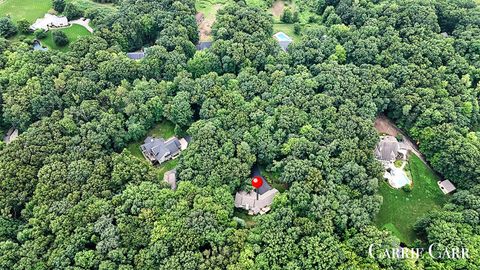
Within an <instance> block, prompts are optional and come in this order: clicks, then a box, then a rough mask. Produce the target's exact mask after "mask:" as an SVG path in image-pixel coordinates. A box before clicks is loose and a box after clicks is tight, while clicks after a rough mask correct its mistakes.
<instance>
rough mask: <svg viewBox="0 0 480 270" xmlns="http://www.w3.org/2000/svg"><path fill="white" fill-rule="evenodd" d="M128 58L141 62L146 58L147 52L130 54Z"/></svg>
mask: <svg viewBox="0 0 480 270" xmlns="http://www.w3.org/2000/svg"><path fill="white" fill-rule="evenodd" d="M127 57H128V58H130V59H133V60H140V59H142V58H144V57H145V52H129V53H127Z"/></svg>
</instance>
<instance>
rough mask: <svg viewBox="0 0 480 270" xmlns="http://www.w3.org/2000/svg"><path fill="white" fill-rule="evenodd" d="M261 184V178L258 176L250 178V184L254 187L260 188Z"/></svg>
mask: <svg viewBox="0 0 480 270" xmlns="http://www.w3.org/2000/svg"><path fill="white" fill-rule="evenodd" d="M262 185H263V180H262V178H260V177H258V176H255V177H254V178H252V186H253V187H254V188H260V187H261V186H262Z"/></svg>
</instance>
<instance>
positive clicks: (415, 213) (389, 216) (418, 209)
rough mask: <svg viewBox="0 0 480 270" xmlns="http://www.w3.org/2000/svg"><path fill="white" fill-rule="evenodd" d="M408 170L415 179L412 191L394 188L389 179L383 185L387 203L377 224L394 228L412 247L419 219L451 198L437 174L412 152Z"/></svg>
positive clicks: (380, 187)
mask: <svg viewBox="0 0 480 270" xmlns="http://www.w3.org/2000/svg"><path fill="white" fill-rule="evenodd" d="M405 171H406V172H407V175H408V177H409V178H411V180H412V181H413V188H412V190H411V191H410V192H408V191H404V190H403V189H394V188H392V187H390V185H389V184H388V183H387V182H386V181H382V182H381V183H380V185H379V193H380V195H382V197H383V204H382V206H381V208H380V211H379V212H378V214H377V216H376V221H375V223H376V225H377V226H378V227H379V228H383V229H386V230H389V231H391V232H392V233H393V234H394V235H395V236H396V237H398V238H399V239H400V241H401V242H403V243H405V244H406V245H408V246H412V245H413V243H414V241H415V239H417V235H416V234H415V231H414V225H415V222H416V221H417V220H418V219H419V218H420V217H422V216H424V215H425V214H427V213H428V212H430V211H432V210H435V209H440V208H441V207H442V206H443V204H445V202H446V201H447V198H448V197H447V196H445V195H444V194H443V193H442V191H441V190H440V188H438V184H437V181H438V180H439V178H438V177H437V176H436V174H435V173H434V172H433V171H432V170H431V169H430V168H429V167H427V166H426V165H425V163H423V161H422V160H420V158H418V157H417V156H416V155H413V154H412V155H410V157H409V159H408V164H407V166H406V167H405Z"/></svg>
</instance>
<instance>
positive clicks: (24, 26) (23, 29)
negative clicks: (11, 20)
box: [17, 19, 32, 34]
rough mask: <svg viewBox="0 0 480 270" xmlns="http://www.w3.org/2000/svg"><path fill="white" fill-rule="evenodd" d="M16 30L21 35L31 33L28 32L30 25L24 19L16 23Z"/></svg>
mask: <svg viewBox="0 0 480 270" xmlns="http://www.w3.org/2000/svg"><path fill="white" fill-rule="evenodd" d="M17 29H18V31H19V32H20V33H23V34H28V33H30V32H32V31H31V30H30V23H29V22H28V21H27V20H25V19H23V20H19V21H17Z"/></svg>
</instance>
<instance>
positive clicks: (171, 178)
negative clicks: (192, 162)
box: [163, 169, 177, 190]
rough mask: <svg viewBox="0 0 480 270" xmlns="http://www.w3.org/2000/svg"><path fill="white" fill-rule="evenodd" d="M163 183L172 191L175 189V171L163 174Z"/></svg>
mask: <svg viewBox="0 0 480 270" xmlns="http://www.w3.org/2000/svg"><path fill="white" fill-rule="evenodd" d="M163 181H165V182H167V183H168V184H169V185H170V187H171V188H172V189H173V190H175V189H177V170H175V169H173V170H170V171H167V172H165V174H164V175H163Z"/></svg>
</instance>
